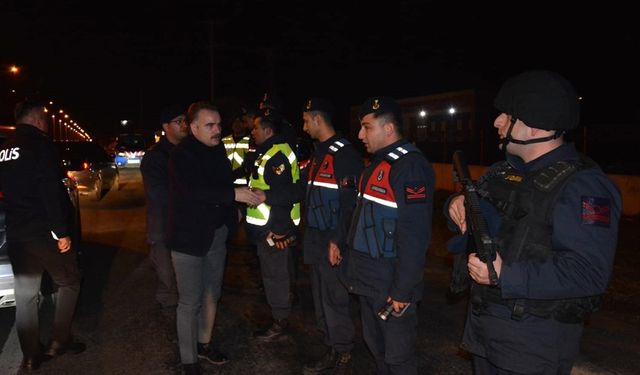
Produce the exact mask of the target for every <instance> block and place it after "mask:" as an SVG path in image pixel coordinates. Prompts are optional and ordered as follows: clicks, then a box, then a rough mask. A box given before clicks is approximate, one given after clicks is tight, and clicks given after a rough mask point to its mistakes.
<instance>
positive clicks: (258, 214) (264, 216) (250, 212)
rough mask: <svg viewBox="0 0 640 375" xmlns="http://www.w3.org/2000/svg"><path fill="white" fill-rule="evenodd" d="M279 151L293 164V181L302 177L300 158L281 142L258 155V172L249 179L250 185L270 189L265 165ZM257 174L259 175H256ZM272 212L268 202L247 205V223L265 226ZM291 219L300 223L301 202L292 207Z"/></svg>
mask: <svg viewBox="0 0 640 375" xmlns="http://www.w3.org/2000/svg"><path fill="white" fill-rule="evenodd" d="M278 152H281V153H282V154H283V155H284V156H286V157H287V160H289V164H290V165H291V177H292V180H293V181H292V182H293V183H294V184H295V183H296V182H297V181H298V180H299V179H300V169H298V160H297V159H296V154H295V153H294V152H293V151H292V150H291V147H289V145H288V144H286V143H279V144H275V145H273V146H271V148H270V149H269V150H268V151H267V152H265V153H264V154H263V155H261V156H260V157H258V158H257V159H256V161H255V163H254V164H255V166H256V167H257V174H255V173H254V174H252V175H251V179H250V180H249V187H251V188H256V189H260V190H270V189H271V187H270V186H269V185H267V183H266V181H265V179H264V170H265V166H266V165H267V162H268V161H269V159H271V158H272V157H273V156H274V155H276V154H277V153H278ZM256 175H257V177H256ZM270 214H271V206H269V205H268V204H266V203H261V204H260V205H259V206H258V207H247V223H249V224H253V225H258V226H264V225H266V224H267V223H268V222H269V215H270ZM291 220H293V223H294V224H295V225H298V224H300V202H296V203H294V204H293V207H292V208H291Z"/></svg>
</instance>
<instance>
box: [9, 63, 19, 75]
mask: <svg viewBox="0 0 640 375" xmlns="http://www.w3.org/2000/svg"><path fill="white" fill-rule="evenodd" d="M9 73H11V74H13V75H17V74H18V73H20V68H18V67H17V66H15V65H11V66H10V67H9Z"/></svg>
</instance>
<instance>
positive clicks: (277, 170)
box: [271, 164, 285, 176]
mask: <svg viewBox="0 0 640 375" xmlns="http://www.w3.org/2000/svg"><path fill="white" fill-rule="evenodd" d="M271 169H272V170H273V173H275V174H277V175H278V176H280V175H281V174H282V172H284V169H285V167H284V164H280V165H278V166H277V167H271Z"/></svg>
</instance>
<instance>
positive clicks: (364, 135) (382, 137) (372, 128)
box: [358, 113, 393, 154]
mask: <svg viewBox="0 0 640 375" xmlns="http://www.w3.org/2000/svg"><path fill="white" fill-rule="evenodd" d="M390 126H392V125H391V124H389V123H383V120H382V119H381V118H375V117H374V115H373V113H369V114H368V115H366V116H364V117H363V118H362V120H360V131H359V132H358V139H360V140H361V141H362V143H364V147H365V148H366V149H367V152H369V153H371V154H373V153H374V152H376V151H378V150H380V149H381V148H383V147H385V146H388V145H389V144H391V143H392V142H390V141H389V139H388V137H387V134H388V132H389V131H393V129H389V128H388V127H390Z"/></svg>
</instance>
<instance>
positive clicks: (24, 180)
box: [0, 100, 85, 370]
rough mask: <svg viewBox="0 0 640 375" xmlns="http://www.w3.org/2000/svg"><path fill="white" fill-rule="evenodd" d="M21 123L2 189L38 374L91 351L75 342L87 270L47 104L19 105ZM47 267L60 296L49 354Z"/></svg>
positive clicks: (20, 313)
mask: <svg viewBox="0 0 640 375" xmlns="http://www.w3.org/2000/svg"><path fill="white" fill-rule="evenodd" d="M15 119H16V124H17V125H16V133H15V135H14V136H13V137H12V138H10V139H8V140H7V141H6V142H5V143H4V144H3V145H2V147H0V155H2V157H1V158H0V187H1V189H2V192H3V193H4V201H5V204H6V209H7V211H6V225H7V246H8V251H9V259H10V260H11V266H12V268H13V274H14V276H15V295H16V329H17V331H18V338H19V340H20V347H21V349H22V354H23V355H24V359H23V361H22V368H23V369H25V370H35V369H37V368H38V367H39V366H40V363H41V361H42V360H43V359H44V360H47V359H51V358H53V357H56V356H59V355H61V354H64V353H65V352H67V351H70V352H74V353H79V352H82V351H84V349H85V345H84V344H82V343H79V342H74V341H73V340H72V337H71V322H72V319H73V313H74V310H75V307H76V302H77V300H78V293H79V290H80V272H79V271H78V263H77V253H76V250H75V245H76V244H72V243H71V234H72V233H71V220H72V209H71V208H72V207H71V202H70V200H69V197H68V195H67V191H66V189H65V187H64V185H63V183H62V178H63V173H62V171H61V170H60V158H59V155H58V152H57V150H56V148H55V145H54V144H53V142H52V141H51V140H50V138H49V137H48V135H47V131H48V128H49V125H48V122H47V120H48V116H47V114H46V113H45V107H44V105H42V104H41V103H39V102H36V101H29V100H27V101H24V102H21V103H18V104H17V105H16V108H15ZM45 270H46V271H47V272H48V273H49V275H50V276H51V278H52V280H53V282H54V283H55V284H56V286H57V288H58V291H57V298H56V308H55V317H54V320H53V321H54V323H53V330H52V333H51V341H50V342H49V345H48V347H47V348H46V350H45V351H44V353H42V352H41V350H42V349H41V344H40V331H39V320H38V292H39V290H40V282H41V280H42V275H43V272H44V271H45ZM43 354H44V356H43Z"/></svg>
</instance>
